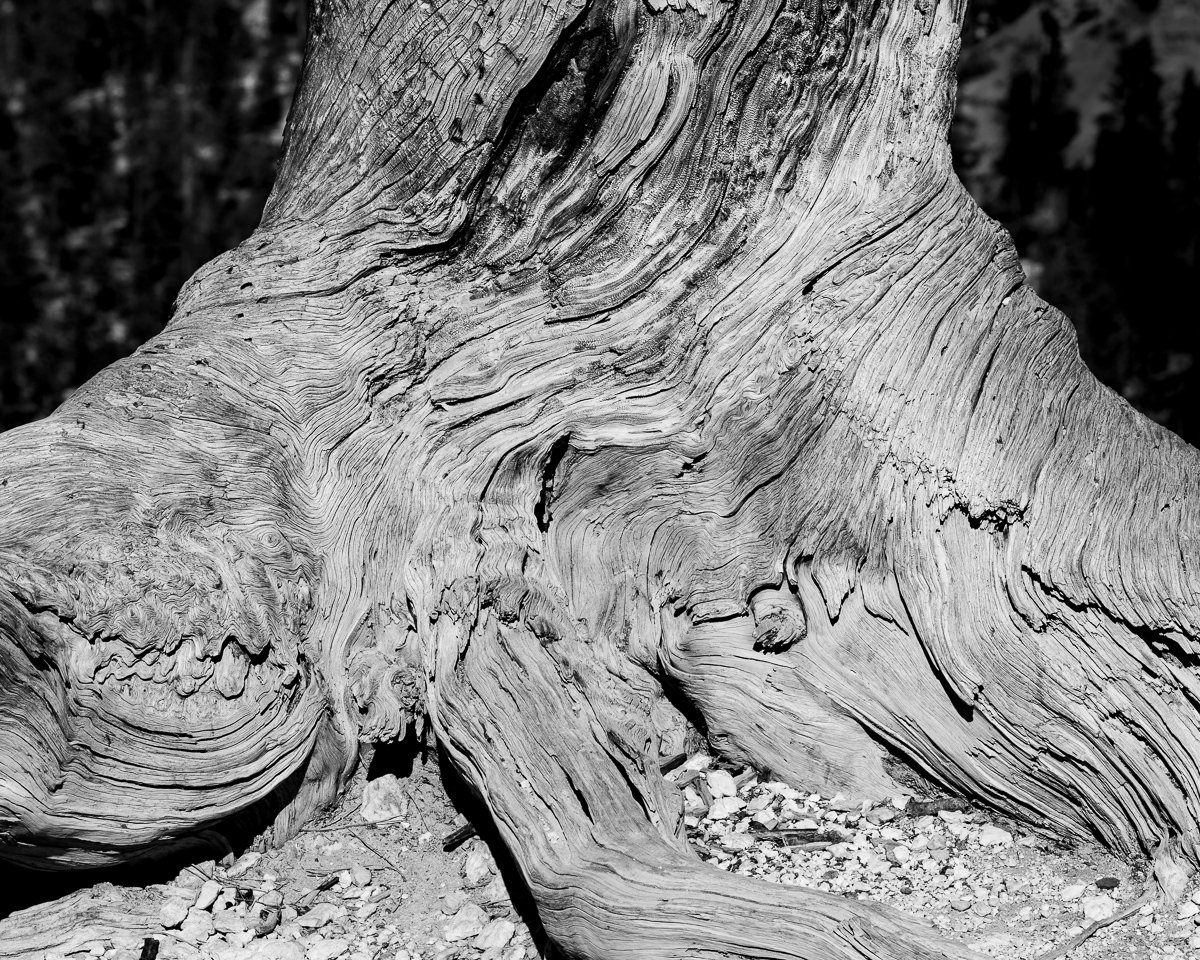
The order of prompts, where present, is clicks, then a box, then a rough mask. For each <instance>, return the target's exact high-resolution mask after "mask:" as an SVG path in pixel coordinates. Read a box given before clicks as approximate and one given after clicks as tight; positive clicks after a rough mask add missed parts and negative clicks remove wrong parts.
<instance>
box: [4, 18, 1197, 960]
mask: <svg viewBox="0 0 1200 960" xmlns="http://www.w3.org/2000/svg"><path fill="white" fill-rule="evenodd" d="M961 13H962V2H961V0H944V2H934V0H916V2H915V3H913V2H899V0H894V2H893V0H888V2H870V0H861V2H854V3H845V2H841V0H761V2H760V0H686V2H685V0H591V2H586V3H585V2H581V0H546V2H542V3H530V2H527V0H490V2H488V3H477V2H460V0H425V2H419V3H411V4H395V3H383V2H366V0H358V2H355V0H316V2H315V6H314V9H313V13H312V26H311V36H310V39H309V44H308V49H307V54H306V62H305V67H304V71H303V78H302V81H301V84H300V89H299V92H298V95H297V99H296V103H295V106H294V109H293V112H292V116H291V118H290V121H289V126H288V134H287V143H286V148H285V152H284V156H283V158H282V161H281V166H280V171H279V177H278V183H277V186H276V188H275V191H274V193H273V195H272V197H271V199H270V201H269V203H268V206H267V209H266V212H265V215H264V218H263V222H262V225H261V227H260V229H259V230H258V231H257V232H256V233H255V234H254V236H253V237H252V238H251V239H250V240H248V241H247V242H246V243H244V244H243V245H242V246H240V247H239V248H238V249H236V250H234V251H232V252H230V253H228V254H226V255H224V256H222V257H219V258H218V259H216V260H214V261H213V262H212V263H210V264H208V265H207V266H206V267H204V268H203V269H202V270H200V271H199V273H197V274H196V276H195V277H193V278H192V279H191V280H190V281H189V282H188V283H187V285H186V286H185V287H184V289H183V291H182V292H181V293H180V296H179V299H178V301H177V304H176V307H175V312H174V316H173V319H172V321H171V323H170V325H169V326H168V328H167V329H166V331H165V332H164V333H163V334H162V335H160V336H158V337H156V338H155V339H154V340H152V341H151V342H149V343H148V344H146V345H145V346H144V347H143V348H141V349H140V350H139V351H137V353H135V354H134V355H133V356H132V357H130V358H129V359H127V360H125V361H123V362H121V363H118V364H116V365H114V366H113V367H111V368H110V369H108V370H106V371H105V372H103V373H102V374H100V375H99V376H98V377H96V378H95V379H94V380H92V381H91V382H90V383H88V384H87V385H86V386H85V387H84V388H82V389H81V390H80V391H79V392H78V393H77V394H76V395H75V396H74V397H72V398H71V399H70V400H69V401H68V402H67V403H66V404H64V405H63V406H62V408H60V409H59V410H58V411H57V412H56V413H55V414H54V415H53V416H51V417H50V418H48V419H47V420H44V421H41V422H39V423H35V424H32V425H30V426H27V427H23V428H21V429H18V430H15V431H12V432H10V433H8V434H7V435H5V436H4V437H3V440H2V441H0V443H2V451H3V452H2V458H0V518H2V519H0V584H2V589H0V638H2V640H3V647H2V650H0V685H2V688H3V699H2V701H0V715H2V718H3V722H2V724H0V771H2V773H0V819H2V822H3V829H4V834H3V837H4V843H3V846H2V848H0V854H2V855H3V857H5V858H7V859H8V860H10V861H17V862H22V863H27V864H35V865H37V866H39V867H41V868H44V869H51V870H56V869H67V868H76V867H81V866H86V865H92V864H100V863H111V862H116V861H122V860H128V859H130V858H136V857H138V856H143V855H146V854H147V853H148V852H154V853H156V854H157V853H161V852H163V851H164V850H166V849H169V848H170V847H171V845H172V844H177V843H183V842H185V841H186V839H187V838H188V837H189V836H192V835H195V834H197V833H198V832H202V831H204V830H206V829H208V828H210V827H213V826H214V825H220V824H221V823H223V822H226V821H228V819H229V818H230V817H233V816H235V815H238V814H239V812H242V811H247V810H262V809H264V805H266V808H267V809H269V810H270V811H271V812H272V814H273V815H274V816H275V821H274V827H273V830H274V831H275V836H276V837H284V836H286V835H288V834H289V832H291V831H293V830H294V829H295V828H296V826H297V825H298V824H299V823H300V822H302V821H303V819H304V818H305V817H306V816H307V815H308V814H309V813H310V812H311V811H312V810H313V809H314V808H315V807H316V806H318V805H320V804H323V803H325V802H327V801H328V800H329V799H330V798H331V797H333V796H334V794H335V792H336V791H337V789H338V787H339V785H340V784H341V783H343V782H344V780H345V778H346V776H347V775H348V773H349V771H350V770H351V769H352V768H353V766H354V763H355V758H356V753H357V749H358V744H359V743H360V741H387V740H391V739H394V738H396V737H398V736H400V735H401V734H402V733H403V731H404V730H405V729H407V728H408V727H409V726H410V725H411V724H413V723H420V722H423V720H422V718H425V717H427V718H428V723H429V724H430V725H431V727H432V730H433V731H434V733H435V735H436V737H437V741H438V743H439V745H440V746H441V748H442V749H443V750H444V751H445V752H446V753H447V755H448V756H449V757H450V758H451V760H452V762H453V764H454V765H455V766H456V768H457V769H458V770H459V771H460V772H461V774H462V775H463V776H464V777H465V779H466V780H467V782H468V783H469V784H470V786H471V787H472V788H473V789H474V790H475V791H476V792H477V793H478V794H479V796H480V797H481V798H482V800H483V801H484V802H485V803H486V805H487V807H488V809H489V810H490V812H491V814H492V816H493V817H494V818H495V821H496V823H497V825H498V828H499V831H500V834H501V835H502V837H503V839H504V841H505V843H506V844H507V845H508V847H509V849H510V850H511V852H512V853H513V855H514V857H515V859H516V861H517V862H518V864H519V866H520V869H521V871H522V873H523V876H524V879H525V880H526V881H527V882H528V884H529V886H530V888H531V890H532V892H533V894H534V896H535V898H536V900H537V903H538V905H539V910H540V912H541V917H542V919H543V921H544V922H545V924H546V927H547V929H548V930H549V932H550V933H551V935H552V936H553V937H554V938H555V940H556V941H557V942H558V943H559V944H560V946H561V947H562V948H563V949H564V950H565V951H566V952H567V953H568V954H570V955H573V956H581V957H591V958H620V957H638V958H647V957H651V958H652V957H676V956H684V955H686V956H696V957H701V956H725V957H731V956H745V957H751V956H753V957H768V956H769V957H822V958H852V957H897V958H899V957H905V958H907V957H929V956H955V955H960V954H961V953H963V952H964V951H963V950H962V948H960V947H957V946H954V945H952V944H947V943H944V942H941V941H939V940H938V939H937V938H936V937H935V936H934V935H933V934H932V932H931V931H929V930H928V929H927V928H924V927H922V926H920V925H918V924H917V923H916V922H915V921H909V920H906V919H904V918H902V917H901V916H900V915H899V914H896V913H894V912H890V911H888V910H886V909H883V908H874V907H871V906H868V905H865V904H860V903H857V902H850V901H846V900H843V899H842V898H840V897H835V896H831V895H826V894H821V893H819V892H815V891H811V890H802V889H795V888H765V887H762V886H759V885H756V884H755V883H753V882H752V881H749V880H745V879H742V878H738V877H733V876H729V875H726V874H723V873H721V872H720V871H716V870H712V869H710V868H706V867H704V866H703V865H701V864H700V863H699V862H697V861H696V860H695V859H694V858H693V856H692V855H691V854H690V853H689V851H688V848H687V846H686V843H685V840H684V837H683V832H682V827H681V808H680V800H679V797H678V795H677V792H676V791H675V789H674V788H673V787H672V786H671V785H670V784H668V783H666V782H665V781H664V780H663V779H662V778H661V777H660V776H659V775H658V773H657V764H656V760H657V757H656V751H655V745H656V729H655V724H654V722H653V718H654V717H656V716H660V715H661V714H662V713H663V711H662V710H661V709H659V704H660V702H661V700H662V697H663V690H664V689H670V690H671V691H673V694H672V695H673V696H676V697H679V698H681V699H683V700H686V701H687V702H688V703H690V704H691V705H692V707H693V708H694V709H695V711H696V712H697V714H698V715H699V716H700V717H702V719H703V723H704V724H705V726H706V731H707V734H708V736H709V738H710V740H711V741H712V743H713V744H714V745H716V746H717V747H718V748H719V749H720V750H722V751H723V752H724V753H726V754H727V755H729V756H732V757H737V758H743V759H745V760H748V761H751V762H753V763H755V764H757V765H759V766H761V767H766V768H769V769H771V770H772V771H776V772H777V773H779V774H780V775H782V776H785V777H787V778H790V779H791V780H792V781H794V782H796V783H799V784H806V785H812V786H814V787H833V786H836V787H838V788H840V789H842V790H843V791H847V792H856V793H859V794H863V795H879V794H881V793H884V792H887V791H889V790H892V789H893V788H894V783H893V780H892V776H893V770H894V768H893V767H892V766H891V765H890V764H891V761H890V759H889V758H902V759H903V761H905V762H907V763H908V764H911V765H912V766H913V767H915V768H917V769H919V770H921V771H923V772H924V773H925V774H926V775H928V776H931V777H933V778H935V779H936V780H937V781H939V782H940V783H942V784H944V785H946V786H947V787H950V788H952V789H954V790H957V791H960V792H962V793H964V794H967V795H969V796H973V797H976V798H978V799H979V800H981V801H983V802H985V803H987V804H990V805H991V806H993V807H995V808H996V809H999V810H1003V811H1007V812H1008V813H1010V814H1012V815H1014V816H1016V817H1020V818H1023V819H1025V820H1027V821H1030V822H1034V823H1038V824H1041V825H1043V826H1045V827H1047V828H1050V829H1052V830H1053V831H1055V832H1056V833H1057V834H1059V835H1062V836H1067V837H1090V836H1093V835H1095V836H1098V837H1100V838H1101V839H1102V840H1103V841H1104V842H1105V843H1106V844H1108V845H1109V846H1110V847H1111V848H1113V849H1114V850H1116V851H1119V852H1120V853H1122V854H1128V855H1137V854H1149V853H1152V852H1155V851H1157V854H1158V858H1159V864H1160V866H1163V867H1164V868H1166V867H1169V866H1171V865H1186V864H1190V863H1192V862H1194V861H1195V860H1196V859H1197V854H1198V852H1200V851H1198V846H1197V845H1198V841H1200V833H1198V828H1197V820H1198V814H1200V810H1198V809H1197V805H1198V802H1200V766H1198V764H1200V726H1198V724H1197V698H1198V696H1200V681H1198V677H1197V672H1196V665H1197V649H1196V646H1195V643H1196V637H1197V636H1198V635H1200V596H1198V587H1200V577H1198V575H1197V572H1196V570H1197V567H1196V564H1197V559H1196V557H1197V553H1196V545H1197V528H1198V517H1200V512H1198V511H1197V504H1200V497H1198V496H1197V486H1198V484H1200V459H1198V456H1197V451H1196V450H1194V449H1193V448H1191V447H1189V446H1187V445H1186V444H1185V443H1183V442H1182V441H1180V440H1179V439H1177V438H1176V437H1174V436H1173V435H1171V434H1170V433H1168V432H1166V431H1165V430H1163V429H1161V428H1159V427H1158V426H1156V425H1155V424H1153V423H1151V422H1149V421H1147V420H1146V419H1144V418H1142V417H1141V416H1139V415H1138V414H1137V413H1135V412H1134V411H1133V410H1132V409H1131V408H1130V407H1129V406H1128V405H1127V404H1126V403H1125V402H1124V401H1123V400H1121V399H1120V398H1119V397H1118V396H1116V395H1115V394H1113V393H1112V392H1111V391H1109V390H1108V389H1106V388H1104V387H1103V386H1101V385H1100V384H1099V383H1097V381H1096V380H1095V379H1093V377H1092V376H1091V375H1090V374H1089V373H1088V371H1087V370H1086V369H1085V368H1084V366H1083V364H1082V363H1081V361H1080V358H1079V355H1078V350H1077V347H1076V342H1075V338H1074V335H1073V332H1072V330H1071V327H1070V325H1069V324H1068V322H1067V321H1066V319H1065V318H1064V317H1063V316H1062V315H1061V314H1060V313H1058V312H1057V311H1056V310H1054V309H1053V308H1052V307H1050V306H1048V305H1046V304H1045V303H1043V302H1041V301H1040V300H1039V299H1038V298H1037V297H1036V296H1035V295H1034V294H1033V292H1032V291H1030V289H1029V288H1028V287H1027V286H1026V285H1025V284H1024V281H1023V278H1022V273H1021V269H1020V266H1019V264H1018V262H1017V259H1016V256H1015V255H1014V251H1013V247H1012V244H1011V242H1010V241H1009V238H1008V237H1007V236H1006V235H1005V233H1004V232H1003V231H1002V230H1001V229H1000V228H999V227H998V226H997V225H996V224H995V223H994V222H992V221H991V220H989V219H988V218H987V217H986V216H985V215H984V214H983V213H982V212H981V211H980V210H979V209H978V208H977V207H976V206H975V204H974V203H973V202H972V201H971V199H970V198H969V196H968V195H967V194H966V193H965V191H964V190H963V188H962V187H961V186H960V185H959V183H958V182H957V180H956V179H955V177H954V175H953V172H952V170H951V163H950V154H949V149H948V146H947V128H948V125H949V123H950V118H951V114H952V107H953V90H954V64H955V56H956V51H957V49H958V43H959V41H958V31H959V25H958V24H959V19H960V16H961ZM1130 241H1131V242H1136V238H1130ZM1152 280H1153V278H1147V281H1148V282H1152ZM1189 504H1190V506H1189ZM102 914H103V911H102V910H99V909H98V910H97V911H96V912H95V913H94V915H93V919H94V920H96V922H100V921H101V920H102V919H103V916H102ZM51 926H52V925H51ZM46 929H49V927H43V928H42V933H43V934H44V933H45V930H46Z"/></svg>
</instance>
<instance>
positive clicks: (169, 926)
mask: <svg viewBox="0 0 1200 960" xmlns="http://www.w3.org/2000/svg"><path fill="white" fill-rule="evenodd" d="M187 915H188V902H187V901H186V900H184V899H183V898H182V897H172V898H171V899H170V900H168V901H167V902H166V903H164V904H163V905H162V909H161V910H159V911H158V922H159V923H161V924H162V925H163V929H164V930H174V929H175V928H176V927H178V926H179V925H180V924H181V923H183V921H184V920H186V919H187Z"/></svg>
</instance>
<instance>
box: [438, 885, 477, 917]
mask: <svg viewBox="0 0 1200 960" xmlns="http://www.w3.org/2000/svg"><path fill="white" fill-rule="evenodd" d="M470 902H471V898H470V897H468V896H467V895H466V894H465V893H463V891H461V890H455V891H454V892H453V893H448V894H446V898H445V899H444V900H443V901H442V913H444V914H445V915H446V916H448V917H452V916H454V915H455V914H456V913H458V911H459V910H461V909H462V908H463V907H465V906H466V905H467V904H468V903H470Z"/></svg>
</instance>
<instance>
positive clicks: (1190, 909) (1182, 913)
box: [1179, 900, 1200, 920]
mask: <svg viewBox="0 0 1200 960" xmlns="http://www.w3.org/2000/svg"><path fill="white" fill-rule="evenodd" d="M1198 913H1200V904H1197V903H1196V902H1194V901H1192V900H1188V901H1187V902H1186V903H1185V904H1184V905H1183V906H1182V907H1180V908H1179V919H1180V920H1190V919H1191V918H1192V917H1194V916H1196V914H1198Z"/></svg>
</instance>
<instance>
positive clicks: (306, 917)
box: [296, 903, 338, 930]
mask: <svg viewBox="0 0 1200 960" xmlns="http://www.w3.org/2000/svg"><path fill="white" fill-rule="evenodd" d="M337 915H338V908H337V907H336V906H334V905H333V904H332V903H318V904H317V905H316V906H314V907H313V908H312V909H311V910H309V911H308V913H305V914H303V915H301V916H299V917H297V918H296V925H297V926H300V927H303V928H304V929H305V930H320V929H321V927H323V926H325V925H326V924H327V923H329V921H331V920H333V919H334V918H335V917H336V916H337Z"/></svg>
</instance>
